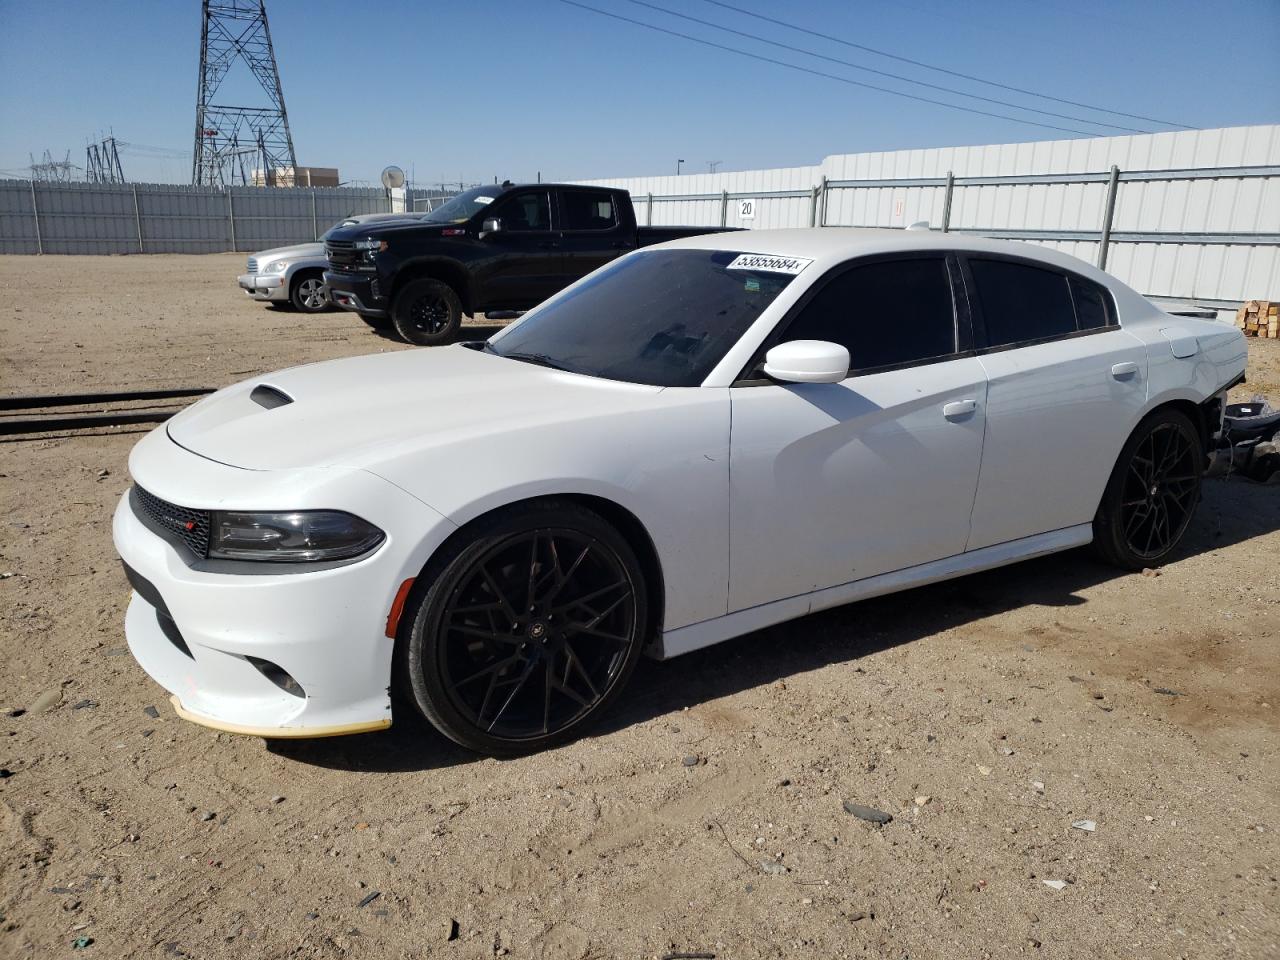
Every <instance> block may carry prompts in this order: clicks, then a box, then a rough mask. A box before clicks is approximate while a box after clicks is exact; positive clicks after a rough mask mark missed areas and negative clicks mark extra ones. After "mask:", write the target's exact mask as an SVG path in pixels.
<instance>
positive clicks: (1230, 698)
mask: <svg viewBox="0 0 1280 960" xmlns="http://www.w3.org/2000/svg"><path fill="white" fill-rule="evenodd" d="M242 265H243V258H242V257H239V256H230V255H219V256H207V257H180V256H163V257H162V256H153V257H127V258H108V257H44V258H35V257H25V258H20V257H7V258H0V292H2V293H3V297H0V394H5V395H11V394H28V393H37V392H54V391H74V390H89V389H97V388H102V389H109V388H122V389H128V388H138V387H141V386H144V385H151V386H157V387H158V386H190V385H208V386H218V385H221V384H224V383H226V382H229V381H231V380H235V379H240V378H243V377H245V376H248V375H250V374H253V373H256V372H259V371H266V370H271V369H275V368H278V367H282V366H287V365H291V364H295V363H300V362H305V361H310V360H317V359H322V358H328V357H336V356H342V355H348V354H357V353H367V352H372V351H375V350H391V349H402V347H401V346H400V345H398V344H396V343H394V342H392V341H390V340H387V339H385V338H382V337H379V336H377V335H376V334H374V333H372V332H371V331H369V330H367V329H366V328H365V327H364V326H363V325H362V324H361V323H360V322H359V321H358V319H356V318H355V317H353V316H351V315H348V314H343V313H334V314H327V315H324V316H322V317H319V318H316V319H310V318H303V317H301V316H299V315H298V314H292V313H283V312H277V311H274V310H269V309H266V308H264V307H262V306H260V305H257V304H254V303H252V302H250V301H248V299H247V298H245V297H244V296H243V295H242V294H241V293H240V292H239V291H238V290H237V288H236V287H235V281H234V277H235V275H236V273H237V272H238V271H239V270H240V269H241V268H242ZM1250 350H1251V369H1250V374H1251V378H1252V382H1251V383H1250V385H1249V386H1248V387H1246V388H1244V389H1243V390H1242V391H1241V393H1243V395H1245V396H1247V395H1250V394H1252V393H1254V392H1262V393H1266V394H1269V395H1270V396H1271V397H1272V398H1273V399H1280V341H1256V340H1255V341H1251V343H1250ZM141 435H142V434H141V432H138V431H125V430H112V431H102V432H101V433H100V434H98V435H93V436H76V437H58V436H55V437H45V438H39V439H11V438H4V439H5V442H3V443H0V513H3V517H0V577H3V579H0V655H2V656H3V664H4V669H3V671H2V672H0V728H2V729H3V731H4V736H3V738H2V739H0V768H2V771H0V915H2V916H0V955H3V956H5V957H15V958H18V957H24V958H25V957H38V958H46V957H63V956H66V957H71V956H84V957H95V956H97V957H112V958H115V957H169V956H180V957H193V958H237V960H244V958H285V957H318V958H339V957H355V958H417V957H432V958H436V957H440V958H492V957H495V956H511V957H516V958H525V957H528V958H541V960H561V958H563V960H605V958H614V957H618V958H650V957H662V956H664V955H666V954H668V953H670V952H687V953H693V954H696V955H698V956H703V955H707V956H710V955H712V954H714V955H715V956H716V957H717V958H720V960H739V958H774V957H788V958H789V957H813V958H822V960H825V958H838V957H864V956H865V957H885V958H893V960H901V958H904V957H912V958H931V957H948V958H949V957H962V958H970V957H972V958H980V957H1060V958H1078V957H1116V958H1121V957H1123V958H1136V957H1152V958H1156V957H1159V958H1169V957H1186V958H1197V960H1198V958H1218V957H1221V958H1228V957H1230V958H1242V957H1257V958H1262V957H1277V956H1280V882H1278V877H1280V739H1278V737H1280V672H1278V671H1277V666H1276V665H1277V663H1278V662H1280V562H1278V560H1280V487H1276V486H1260V485H1256V484H1252V483H1249V482H1246V481H1244V480H1241V479H1240V478H1238V477H1232V478H1228V479H1217V480H1212V481H1208V482H1207V483H1206V489H1205V501H1204V503H1203V505H1202V507H1201V509H1200V510H1199V512H1198V514H1197V517H1196V519H1195V521H1194V524H1193V526H1192V528H1191V531H1190V534H1189V536H1188V538H1187V541H1186V544H1185V546H1184V547H1183V549H1182V550H1181V553H1180V555H1179V557H1178V559H1177V560H1176V561H1175V562H1173V563H1170V564H1169V565H1168V566H1166V567H1164V568H1163V569H1162V571H1160V575H1159V576H1143V575H1122V574H1118V573H1117V572H1116V571H1114V570H1111V569H1108V568H1105V567H1102V566H1099V565H1097V564H1095V563H1094V562H1093V561H1092V560H1091V559H1090V558H1089V555H1088V554H1087V553H1085V552H1083V551H1082V552H1076V553H1070V554H1065V555H1059V556H1056V557H1050V558H1046V559H1043V560H1038V561H1033V562H1030V563H1025V564H1022V565H1020V566H1016V567H1011V568H1007V569H1003V570H998V571H994V572H991V573H987V574H981V575H978V576H972V577H968V578H965V579H963V580H958V581H954V582H951V583H948V584H943V585H939V586H934V587H928V588H924V589H919V590H914V591H911V592H909V593H903V594H899V595H896V596H892V597H886V598H882V599H879V600H874V601H869V602H865V603H861V604H857V605H854V606H850V607H846V608H843V609H839V610H834V611H829V612H826V613H823V614H819V615H815V616H811V617H808V618H805V619H803V620H800V621H797V622H794V623H791V624H787V625H784V626H779V627H775V628H772V629H769V630H765V631H762V632H759V633H755V634H752V635H749V636H746V637H743V638H741V639H739V640H737V641H732V642H729V643H726V644H723V645H720V646H718V647H715V648H712V649H709V650H705V651H702V652H699V653H695V654H691V655H689V656H687V657H684V658H680V659H677V660H674V661H671V662H669V663H653V662H645V663H642V665H641V668H640V670H639V672H638V673H637V675H636V677H635V680H634V681H633V683H632V685H631V687H630V688H629V690H628V691H627V694H626V696H625V697H624V700H623V703H622V704H621V709H619V710H617V711H615V713H614V714H613V715H612V716H611V717H610V718H609V719H608V720H607V721H606V722H605V723H604V725H603V726H602V727H600V728H598V729H597V731H596V733H595V735H594V736H592V737H590V738H589V739H586V740H583V741H581V742H578V743H576V744H573V745H570V746H567V747H564V748H562V749H559V750H555V751H552V752H549V753H545V754H541V755H538V756H532V757H526V758H522V759H518V760H508V761H497V760H491V759H480V758H477V757H474V756H471V755H468V754H466V753H464V752H462V751H460V750H458V749H457V748H455V747H453V746H451V745H449V744H448V743H446V742H445V741H444V740H443V739H442V738H441V737H439V736H437V735H435V734H434V733H433V732H432V731H431V730H430V729H428V728H426V727H425V726H423V725H417V724H407V725H397V726H396V727H394V728H392V729H391V730H390V731H388V732H386V733H381V734H375V735H367V736H362V737H356V738H347V739H338V740H328V741H312V742H299V743H282V742H274V743H271V742H264V741H262V740H259V739H250V738H243V737H236V736H228V735H225V734H217V733H214V732H211V731H208V730H205V729H202V728H200V727H196V726H193V725H191V724H189V723H185V722H183V721H181V720H179V719H177V718H176V717H175V716H174V714H173V712H172V710H171V708H170V707H169V705H168V702H167V698H166V697H165V695H164V694H163V692H162V691H161V689H160V688H159V687H158V686H157V685H156V684H154V683H153V682H152V681H151V680H149V679H148V678H147V677H146V676H145V675H144V674H143V673H142V671H141V670H140V669H139V668H138V667H137V666H136V665H135V664H134V663H133V661H132V659H131V658H130V657H129V655H128V653H127V650H126V649H125V646H124V637H123V632H122V619H123V615H124V607H125V604H126V601H127V587H126V584H125V579H124V576H123V575H122V573H121V571H120V568H119V565H118V563H117V561H116V558H115V555H114V551H113V549H112V545H111V540H110V516H111V511H112V509H113V507H114V505H115V503H116V501H117V499H118V498H119V497H120V495H121V494H122V492H123V491H124V490H125V489H126V488H127V486H128V483H129V480H128V475H127V471H126V457H127V455H128V452H129V449H130V447H131V446H132V445H133V444H134V443H135V442H136V441H137V440H138V439H139V437H140V436H141ZM686 758H694V759H692V760H689V761H688V762H687V763H686ZM846 800H847V801H853V802H856V803H860V804H865V805H868V806H871V807H875V808H878V809H880V810H883V811H887V812H888V813H890V814H892V816H893V820H892V822H890V823H888V824H886V825H884V826H878V825H874V824H872V823H869V822H865V821H863V820H861V819H858V818H857V817H855V816H852V815H851V814H850V813H848V812H846V811H845V809H844V807H843V802H844V801H846ZM1085 820H1088V821H1092V822H1093V824H1094V826H1095V829H1093V830H1091V831H1090V830H1084V829H1080V828H1077V827H1073V826H1072V824H1073V822H1076V821H1085ZM1050 881H1053V882H1054V886H1050V885H1049V882H1050ZM1057 881H1063V882H1064V883H1063V884H1061V885H1060V886H1061V887H1062V888H1061V889H1056V888H1055V887H1056V886H1059V884H1057ZM77 943H79V944H80V945H81V946H79V947H77Z"/></svg>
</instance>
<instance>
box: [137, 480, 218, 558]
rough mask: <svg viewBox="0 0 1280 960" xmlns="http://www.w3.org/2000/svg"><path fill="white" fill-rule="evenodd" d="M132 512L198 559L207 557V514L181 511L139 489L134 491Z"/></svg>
mask: <svg viewBox="0 0 1280 960" xmlns="http://www.w3.org/2000/svg"><path fill="white" fill-rule="evenodd" d="M132 499H133V508H134V512H135V513H137V514H139V515H140V516H141V517H143V518H144V519H147V520H150V521H151V522H152V523H153V524H154V525H156V526H157V527H159V528H160V530H161V531H163V532H164V533H165V534H167V535H168V538H169V539H170V540H177V541H179V542H181V543H183V544H185V545H186V546H187V548H188V549H190V550H191V552H192V553H194V554H195V555H196V556H197V557H202V558H203V557H206V556H208V554H209V512H208V511H207V510H192V509H190V508H188V507H180V506H178V505H177V504H176V503H170V502H169V501H168V500H161V499H160V498H159V497H157V496H156V495H155V494H152V493H148V492H147V491H146V490H143V489H142V488H141V487H134V488H133V497H132Z"/></svg>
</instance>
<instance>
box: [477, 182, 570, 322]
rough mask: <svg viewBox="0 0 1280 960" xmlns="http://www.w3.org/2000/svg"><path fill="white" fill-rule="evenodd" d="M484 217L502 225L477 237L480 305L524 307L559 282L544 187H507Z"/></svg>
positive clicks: (556, 249)
mask: <svg viewBox="0 0 1280 960" xmlns="http://www.w3.org/2000/svg"><path fill="white" fill-rule="evenodd" d="M484 218H485V219H486V220H488V219H493V218H496V219H498V220H500V221H502V229H501V230H499V231H498V232H497V233H491V234H488V235H487V236H486V237H485V238H484V239H483V240H482V241H481V243H483V244H484V246H485V247H486V249H487V251H488V256H487V257H485V258H484V259H482V260H480V261H478V262H477V263H476V266H475V270H476V282H477V285H478V287H479V290H480V301H481V304H482V308H483V309H486V310H495V309H508V310H527V309H529V308H530V307H534V306H537V305H538V304H539V303H541V302H542V301H543V300H545V299H546V298H547V297H549V296H551V295H552V294H553V293H555V292H556V291H557V290H559V289H560V288H561V287H562V286H563V283H562V282H561V273H562V267H561V263H560V241H559V237H558V236H557V235H556V233H555V231H554V230H552V223H551V191H550V190H548V189H546V188H545V187H538V188H530V189H527V190H513V191H511V192H510V193H507V194H504V195H503V196H502V197H500V198H499V199H498V200H496V201H495V202H494V203H493V205H492V206H491V207H490V208H489V209H487V210H485V211H484Z"/></svg>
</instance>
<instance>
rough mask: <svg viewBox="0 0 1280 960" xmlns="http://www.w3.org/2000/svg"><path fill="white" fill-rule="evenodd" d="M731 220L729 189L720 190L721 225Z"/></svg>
mask: <svg viewBox="0 0 1280 960" xmlns="http://www.w3.org/2000/svg"><path fill="white" fill-rule="evenodd" d="M728 222H729V191H728V190H721V191H720V226H722V227H723V226H725V225H727V224H728Z"/></svg>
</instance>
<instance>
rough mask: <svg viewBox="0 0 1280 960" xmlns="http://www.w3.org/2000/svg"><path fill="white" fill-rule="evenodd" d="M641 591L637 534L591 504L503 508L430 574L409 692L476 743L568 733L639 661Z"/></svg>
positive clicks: (493, 748) (451, 730) (462, 739)
mask: <svg viewBox="0 0 1280 960" xmlns="http://www.w3.org/2000/svg"><path fill="white" fill-rule="evenodd" d="M645 595H646V591H645V584H644V578H643V574H642V573H641V570H640V567H639V564H638V563H637V561H636V558H635V555H634V553H633V552H632V550H631V548H630V546H629V545H628V544H627V542H626V541H625V539H623V538H622V537H621V536H620V535H619V534H618V532H617V531H616V530H614V529H613V528H612V527H611V526H609V525H608V524H607V523H606V522H605V521H604V520H603V519H601V518H600V517H599V516H597V515H596V514H594V513H592V512H591V511H588V510H585V509H584V508H582V507H579V506H577V505H575V504H560V505H545V504H540V505H533V506H529V507H525V508H519V509H517V510H515V511H514V512H508V513H507V514H506V515H505V516H503V517H501V519H500V521H499V522H497V523H487V524H485V525H484V529H483V530H481V531H477V535H476V536H475V537H473V538H470V539H469V541H468V542H467V543H466V545H465V546H462V547H461V548H459V549H456V550H455V551H453V552H452V556H451V557H450V558H449V559H448V561H447V563H446V564H445V567H444V569H443V571H442V572H441V573H440V574H439V576H436V577H434V578H433V579H432V583H431V586H430V588H429V589H428V590H427V591H426V595H425V596H424V597H423V601H422V604H421V607H420V608H419V612H418V616H417V617H416V619H415V621H414V624H413V628H412V632H411V635H410V637H409V638H408V644H407V650H406V653H407V663H406V664H405V666H406V670H405V673H406V675H407V678H408V679H409V681H410V684H409V686H410V688H411V689H410V691H409V692H411V693H412V695H413V699H415V700H416V701H417V704H418V706H419V708H420V709H421V710H422V712H423V713H424V714H425V715H426V716H427V718H428V719H429V720H430V721H431V722H432V723H433V724H435V725H436V726H437V727H438V728H440V730H441V731H442V732H444V733H445V734H446V735H447V736H449V737H450V738H451V739H453V740H455V741H456V742H458V743H460V744H462V745H463V746H465V747H469V748H471V749H474V750H478V751H481V752H485V753H493V754H512V753H520V752H526V751H530V750H536V749H541V748H543V747H546V746H550V745H552V744H554V743H559V742H562V741H563V740H566V739H569V738H570V737H572V736H575V735H576V734H577V733H578V731H579V730H580V729H581V728H582V726H583V725H584V724H585V723H586V721H587V720H588V719H590V718H592V717H594V716H595V715H597V714H598V713H599V712H600V711H601V710H602V708H603V707H604V706H605V705H606V704H607V703H608V702H609V701H611V700H612V698H613V696H614V695H615V694H616V693H617V692H618V691H619V690H620V689H621V687H622V685H623V684H624V683H625V681H626V679H627V678H628V676H629V675H630V673H631V671H632V669H633V668H634V666H635V663H636V660H637V659H638V657H639V654H640V651H641V648H642V646H643V643H644V639H645V630H646V628H647V622H648V613H647V605H646V599H645Z"/></svg>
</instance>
